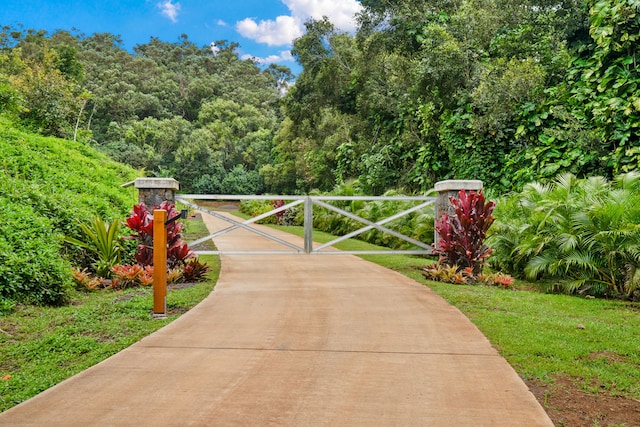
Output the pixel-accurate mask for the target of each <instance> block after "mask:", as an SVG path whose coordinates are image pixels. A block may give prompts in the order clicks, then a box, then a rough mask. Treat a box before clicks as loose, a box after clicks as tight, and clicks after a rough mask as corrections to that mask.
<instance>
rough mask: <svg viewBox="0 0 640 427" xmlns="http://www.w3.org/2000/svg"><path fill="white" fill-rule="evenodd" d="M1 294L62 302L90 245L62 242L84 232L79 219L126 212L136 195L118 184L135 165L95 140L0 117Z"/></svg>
mask: <svg viewBox="0 0 640 427" xmlns="http://www.w3.org/2000/svg"><path fill="white" fill-rule="evenodd" d="M0 175H2V180H0V207H1V210H0V212H1V215H2V218H3V219H2V221H0V297H2V298H11V299H13V300H16V301H21V302H22V301H24V302H30V303H42V304H60V303H62V302H64V300H65V298H66V293H67V291H68V290H69V289H70V288H71V272H70V265H69V262H68V261H67V260H70V259H73V261H74V264H77V265H83V264H88V263H89V262H90V260H86V261H83V259H82V258H84V257H87V256H88V253H87V252H86V251H84V250H78V249H76V248H74V247H72V246H70V245H67V246H65V245H63V243H62V238H63V236H70V237H75V238H80V237H81V236H82V230H81V227H80V226H79V225H78V224H79V223H81V222H85V221H87V220H88V219H89V218H94V217H96V216H99V217H102V218H107V219H108V220H110V221H111V220H114V219H117V218H124V217H125V216H126V214H127V212H128V211H129V209H130V207H131V206H132V205H133V204H134V203H135V196H134V193H133V190H132V189H123V188H121V187H120V185H121V184H123V183H125V182H128V181H131V180H132V179H134V178H135V177H136V176H137V173H136V172H135V171H134V170H133V169H131V168H129V167H125V166H122V165H120V164H118V163H115V162H113V161H112V160H109V159H108V157H106V156H105V155H103V154H100V153H98V152H97V151H96V150H95V149H94V148H93V147H90V146H87V145H85V144H82V143H78V142H71V141H66V140H62V139H57V138H50V137H42V136H37V135H33V134H29V133H27V132H23V131H20V130H17V129H15V128H14V127H13V126H12V124H11V123H10V122H9V121H8V119H6V118H4V117H0Z"/></svg>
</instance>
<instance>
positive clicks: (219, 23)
mask: <svg viewBox="0 0 640 427" xmlns="http://www.w3.org/2000/svg"><path fill="white" fill-rule="evenodd" d="M216 24H218V25H219V26H221V27H228V26H229V24H227V23H226V22H224V21H223V20H222V19H218V22H216Z"/></svg>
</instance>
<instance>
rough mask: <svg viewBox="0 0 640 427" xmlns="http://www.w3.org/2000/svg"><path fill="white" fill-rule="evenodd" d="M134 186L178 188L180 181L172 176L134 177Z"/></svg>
mask: <svg viewBox="0 0 640 427" xmlns="http://www.w3.org/2000/svg"><path fill="white" fill-rule="evenodd" d="M133 183H134V186H135V187H136V188H164V189H167V190H178V189H179V188H180V183H179V182H178V181H176V180H175V179H173V178H136V180H135V181H134V182H133Z"/></svg>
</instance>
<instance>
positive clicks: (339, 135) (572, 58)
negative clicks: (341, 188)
mask: <svg viewBox="0 0 640 427" xmlns="http://www.w3.org/2000/svg"><path fill="white" fill-rule="evenodd" d="M361 3H362V6H363V10H362V12H361V13H360V15H359V16H358V23H359V26H358V30H357V31H356V32H355V33H353V34H348V33H343V32H340V31H338V30H336V29H335V27H334V26H333V25H332V23H331V22H330V21H329V20H328V19H326V18H325V19H322V20H316V21H314V20H311V21H308V22H307V23H306V32H305V33H304V35H302V36H301V37H300V38H298V39H297V40H295V42H294V45H293V49H292V54H293V56H294V57H295V59H296V60H297V61H298V62H299V63H300V65H302V67H303V70H302V72H301V73H300V74H299V75H298V76H296V78H295V82H293V80H294V76H293V75H292V73H291V71H290V70H289V69H288V68H286V67H282V66H278V65H271V66H269V67H266V68H265V67H262V68H261V67H259V66H258V64H256V63H254V62H252V61H250V60H241V59H240V58H238V55H237V54H236V49H237V47H238V45H237V44H236V43H233V42H228V41H217V42H216V45H217V46H218V47H219V49H216V50H215V51H212V50H211V49H210V48H209V47H207V46H204V47H198V46H196V45H194V44H193V43H192V42H191V41H189V39H188V37H187V36H186V35H183V36H182V37H181V38H180V39H179V40H178V41H177V42H174V43H169V42H165V41H161V40H159V39H156V38H151V39H150V41H149V43H147V44H144V45H138V46H136V47H135V48H134V51H133V52H128V51H126V50H124V49H123V48H122V42H121V40H120V39H119V38H118V37H117V36H114V35H112V34H101V33H98V34H92V35H91V36H85V35H84V34H80V33H69V32H64V31H59V32H56V33H54V34H51V35H49V34H47V33H45V32H42V31H36V30H26V31H25V30H22V29H15V28H12V27H3V29H2V33H0V108H1V109H2V110H3V111H4V112H5V113H6V114H11V115H14V116H16V117H19V119H20V120H21V123H22V124H23V125H25V126H30V127H32V128H34V129H37V130H38V131H40V132H42V133H44V134H50V135H56V136H63V137H66V138H70V139H79V140H83V141H86V142H87V143H91V144H96V145H97V146H98V147H100V148H101V149H102V150H103V151H105V152H106V153H108V154H110V155H111V156H112V157H114V158H115V159H117V160H119V161H122V162H125V163H128V164H131V165H132V166H134V167H136V168H144V169H145V170H146V171H147V173H149V174H156V175H172V176H175V177H176V178H177V179H178V180H180V181H181V183H182V186H183V189H186V190H187V191H202V192H223V191H231V190H233V191H242V192H263V191H268V192H282V193H290V192H298V193H300V192H308V191H310V190H312V189H319V190H330V189H332V188H334V187H335V186H336V185H338V184H340V183H343V182H347V181H353V180H357V182H358V185H359V186H360V188H362V189H363V190H364V191H366V192H367V193H370V194H380V193H383V192H384V191H386V190H387V189H389V188H398V187H402V188H404V189H405V190H406V191H408V192H422V191H426V190H428V189H430V188H432V187H433V184H434V183H435V182H436V181H439V180H442V179H452V178H455V179H480V180H482V181H484V182H485V185H486V186H487V187H488V188H490V189H492V190H494V191H497V192H505V191H510V190H518V189H520V188H522V187H523V185H524V184H526V183H527V182H531V181H534V180H542V181H544V180H552V179H553V178H554V177H556V176H557V175H559V174H563V173H572V174H574V175H576V176H578V177H582V176H588V175H602V176H605V177H609V178H610V177H613V176H614V175H616V174H618V173H622V172H628V171H631V170H634V169H637V168H638V165H639V164H640V141H639V140H638V135H639V130H640V129H639V127H640V88H639V83H640V75H639V72H638V56H637V55H638V53H637V47H636V46H637V44H638V43H637V42H638V37H640V35H639V34H640V14H639V13H638V12H639V8H640V1H638V0H598V1H596V0H553V1H550V0H515V1H514V0H509V1H507V0H430V1H424V2H415V1H410V0H392V1H390V0H385V1H378V0H362V1H361Z"/></svg>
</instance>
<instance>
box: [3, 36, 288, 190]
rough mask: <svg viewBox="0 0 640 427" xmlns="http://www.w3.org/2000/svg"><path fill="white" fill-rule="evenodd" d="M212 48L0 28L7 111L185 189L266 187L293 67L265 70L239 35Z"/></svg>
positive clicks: (186, 42) (32, 126) (47, 132)
mask: <svg viewBox="0 0 640 427" xmlns="http://www.w3.org/2000/svg"><path fill="white" fill-rule="evenodd" d="M216 45H217V47H218V49H217V50H216V51H215V52H214V51H212V50H211V49H210V47H198V46H196V45H194V44H193V43H191V42H190V41H189V40H188V38H187V36H186V35H183V36H182V37H181V38H180V39H179V40H178V41H177V42H175V43H168V42H163V41H160V40H159V39H156V38H151V39H150V41H149V43H147V44H144V45H138V46H136V47H135V48H134V52H133V53H130V52H128V51H126V50H124V49H123V48H122V42H121V40H120V39H119V38H118V37H116V36H113V35H111V34H102V33H98V34H92V35H91V36H85V35H84V34H71V33H69V32H66V31H57V32H55V33H53V34H47V33H46V32H44V31H36V30H22V29H21V28H13V27H8V26H6V27H3V28H2V29H1V31H0V112H5V113H9V114H12V115H13V116H15V117H17V118H18V119H19V120H20V122H21V124H22V125H23V126H27V127H29V128H30V129H33V130H35V131H38V132H41V133H43V134H45V135H55V136H59V137H64V138H68V139H73V140H80V141H84V142H88V143H91V144H95V145H96V146H97V147H98V148H100V149H101V150H102V151H104V152H106V153H108V154H109V155H110V156H111V157H112V158H114V159H115V160H118V161H120V162H123V163H126V164H129V165H131V166H133V167H134V168H136V169H140V168H144V169H145V170H146V171H147V173H149V174H153V175H158V176H166V175H171V176H173V177H175V178H176V179H178V180H179V181H180V182H181V187H182V189H184V190H187V191H197V192H208V193H212V192H215V193H218V192H226V193H253V192H261V191H263V190H264V183H263V180H262V178H261V177H260V175H259V173H258V171H259V170H260V168H261V167H263V166H264V165H267V164H269V163H271V162H272V158H273V157H272V143H273V135H274V133H275V131H276V129H277V126H278V123H279V121H280V119H279V115H278V114H279V113H278V112H279V108H278V106H279V100H280V92H281V90H283V88H284V87H285V85H286V83H287V82H288V81H290V80H291V79H292V77H293V76H292V74H291V72H290V71H289V69H287V68H286V67H282V66H278V65H272V66H270V67H267V68H266V69H264V70H261V69H260V68H259V67H258V66H257V65H256V64H255V63H254V62H252V61H251V60H240V59H239V58H238V55H237V53H236V48H237V47H238V45H237V44H235V43H228V42H226V41H218V42H217V43H216Z"/></svg>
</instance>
